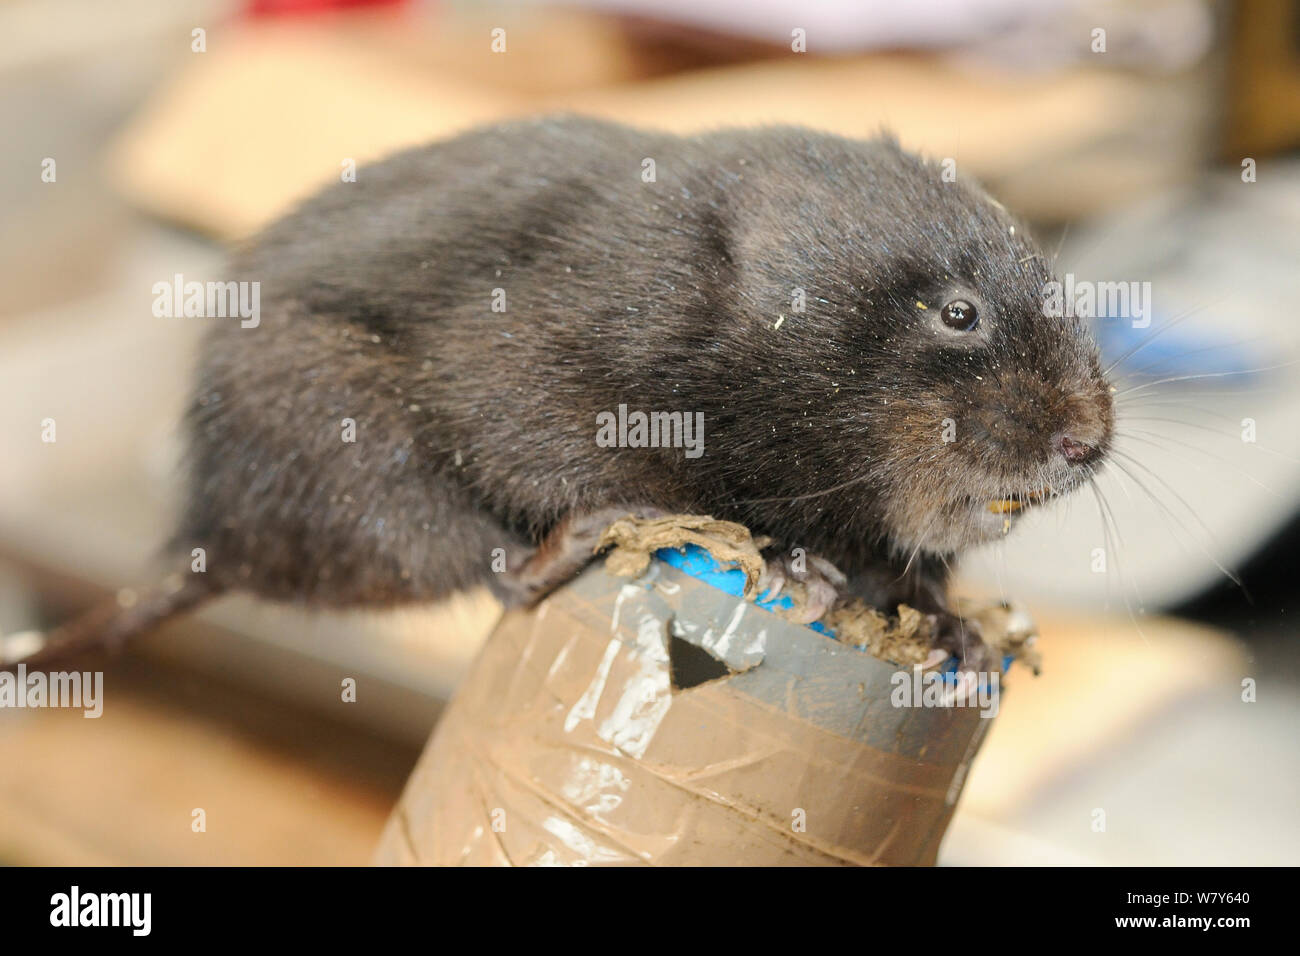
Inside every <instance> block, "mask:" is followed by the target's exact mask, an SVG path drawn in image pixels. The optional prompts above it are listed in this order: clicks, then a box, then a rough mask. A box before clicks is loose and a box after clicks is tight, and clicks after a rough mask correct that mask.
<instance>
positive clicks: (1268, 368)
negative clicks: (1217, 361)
mask: <svg viewBox="0 0 1300 956" xmlns="http://www.w3.org/2000/svg"><path fill="white" fill-rule="evenodd" d="M1297 362H1300V359H1292V360H1291V361H1289V362H1279V363H1278V364H1277V365H1262V366H1260V367H1259V368H1243V369H1234V370H1232V371H1229V372H1204V373H1202V374H1199V375H1175V376H1172V377H1171V378H1162V379H1158V380H1157V381H1154V382H1145V383H1143V384H1141V385H1134V386H1132V387H1130V388H1125V389H1121V390H1120V391H1118V392H1116V393H1114V396H1113V397H1114V398H1116V399H1118V398H1120V397H1121V396H1124V395H1131V394H1133V393H1135V392H1141V391H1143V390H1145V389H1148V388H1155V387H1156V386H1157V385H1168V384H1169V383H1170V382H1193V381H1198V380H1200V379H1206V378H1229V377H1231V376H1233V375H1257V374H1259V373H1260V372H1273V371H1276V370H1277V369H1280V368H1290V367H1291V366H1292V365H1295V364H1296V363H1297Z"/></svg>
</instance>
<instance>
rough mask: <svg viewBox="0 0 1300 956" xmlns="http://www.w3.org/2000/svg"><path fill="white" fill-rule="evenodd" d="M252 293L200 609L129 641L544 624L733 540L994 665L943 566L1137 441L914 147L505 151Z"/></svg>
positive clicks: (211, 499)
mask: <svg viewBox="0 0 1300 956" xmlns="http://www.w3.org/2000/svg"><path fill="white" fill-rule="evenodd" d="M227 278H230V279H233V280H236V281H245V282H256V283H260V309H261V314H260V321H259V322H258V323H257V325H256V327H252V328H243V327H241V326H240V323H238V322H233V321H229V320H219V319H213V320H210V321H212V322H213V323H214V328H213V330H212V331H211V333H210V335H209V336H208V338H207V341H206V345H205V348H204V351H203V356H202V359H201V363H200V369H199V373H198V382H197V386H196V389H195V395H194V401H193V404H192V407H191V409H190V412H189V416H188V430H189V437H190V445H191V458H190V464H189V495H188V499H187V505H186V507H185V511H184V514H183V516H182V519H181V521H180V524H179V527H178V530H177V533H176V535H175V537H174V539H173V547H174V549H175V550H176V552H177V553H178V554H180V555H182V556H184V560H185V565H184V566H185V567H186V568H187V570H186V572H185V577H184V580H183V581H182V582H181V583H180V584H179V585H177V586H175V587H173V588H171V589H169V590H167V591H165V592H160V593H158V594H155V595H150V596H148V597H147V598H146V599H144V600H142V601H140V602H138V603H137V604H136V605H135V606H134V607H132V608H130V609H127V610H126V611H125V612H123V613H119V614H116V615H115V616H114V617H113V618H112V619H111V620H110V621H108V622H107V623H106V622H105V619H103V618H100V619H98V620H97V621H95V623H94V630H95V631H96V632H98V633H100V634H102V635H106V636H108V637H109V638H111V639H120V638H122V637H123V636H125V635H127V634H129V633H133V632H135V631H138V630H141V629H143V628H144V627H146V626H150V625H152V624H153V623H155V622H156V621H158V620H160V619H162V618H163V617H166V616H168V615H170V614H172V613H175V612H177V611H178V610H180V609H182V608H184V607H187V606H190V605H192V604H194V603H196V602H198V601H200V600H203V599H205V598H207V597H209V596H212V595H215V594H219V593H222V592H225V591H229V590H234V589H242V590H248V591H251V592H254V593H257V594H259V595H262V596H265V597H268V598H271V599H277V600H291V601H300V602H305V603H308V604H311V605H315V606H321V607H361V606H375V607H381V606H390V605H394V604H399V603H405V602H418V601H429V600H433V599H436V598H439V597H442V596H444V595H446V594H448V593H449V592H451V591H454V590H458V589H463V588H468V587H472V586H475V585H478V584H487V585H489V586H490V587H492V588H493V589H494V591H495V592H496V593H497V594H498V595H499V596H501V597H502V598H503V599H505V600H507V601H508V602H521V601H528V600H532V599H534V598H536V597H537V596H538V595H540V594H543V593H545V592H546V591H547V590H548V589H549V588H551V587H554V586H555V585H556V584H558V583H560V582H562V581H563V580H565V579H566V578H567V577H568V576H570V575H572V574H573V573H574V572H575V571H576V570H577V569H578V568H579V567H580V566H581V564H582V563H583V562H585V561H586V560H587V559H589V557H590V553H591V545H592V543H593V541H594V540H595V537H596V535H597V534H598V532H599V530H600V529H601V528H602V527H603V526H604V524H606V523H607V522H608V521H609V520H611V519H612V518H613V517H617V516H619V515H622V514H625V513H627V512H628V511H637V510H646V511H658V512H689V513H701V514H712V515H714V516H717V517H721V518H728V519H731V520H735V521H738V522H741V523H743V524H745V525H747V526H748V527H750V528H751V529H753V530H754V531H755V532H756V533H759V534H764V535H768V536H770V537H771V538H772V539H773V540H774V542H775V543H774V544H773V546H772V548H771V549H770V557H771V564H772V580H773V581H774V582H779V580H780V579H782V578H783V577H787V576H795V577H798V578H800V579H802V580H804V581H805V582H806V583H807V584H808V585H809V586H810V588H812V589H813V590H814V592H816V593H817V594H818V595H820V598H819V600H820V603H821V605H825V603H827V602H828V601H829V600H831V599H832V598H833V596H834V595H835V594H836V593H839V592H843V591H846V590H849V591H852V592H854V593H856V594H858V595H859V596H862V597H865V598H866V599H867V600H869V601H870V602H871V603H874V604H876V605H877V606H880V607H885V608H888V607H892V606H893V605H894V604H897V603H898V602H900V601H906V602H908V603H910V604H912V605H914V606H917V607H920V608H921V609H922V610H924V611H926V612H928V613H933V614H935V615H936V621H937V623H938V624H939V634H940V637H939V640H940V643H941V644H943V645H944V646H946V647H949V648H950V649H953V650H955V651H958V652H959V653H961V654H962V655H963V656H964V658H965V660H966V661H967V662H968V663H971V664H975V665H983V664H987V663H988V662H987V661H984V660H983V659H982V658H981V656H980V648H981V645H980V642H979V640H978V635H976V634H975V633H974V632H973V631H971V630H969V629H967V628H966V627H964V626H963V622H961V621H960V620H959V619H957V618H956V617H955V616H954V615H952V614H950V613H949V612H948V610H947V603H946V581H947V576H948V571H947V566H948V564H949V562H950V561H951V559H952V557H953V556H955V555H958V554H960V553H961V552H962V551H963V550H964V549H966V548H968V547H971V546H973V545H976V544H979V543H981V542H984V541H988V540H990V539H992V538H995V537H997V536H1000V535H1002V534H1003V533H1005V531H1006V530H1007V529H1008V527H1009V525H1010V524H1011V523H1012V522H1014V521H1015V520H1016V519H1017V517H1018V516H1019V514H1021V513H1023V510H1024V509H1025V508H1027V507H1029V506H1031V505H1034V504H1036V503H1038V502H1040V501H1043V500H1045V499H1048V498H1051V497H1054V496H1057V495H1061V494H1065V493H1067V492H1069V491H1071V490H1072V489H1074V488H1075V487H1077V486H1078V485H1079V484H1080V483H1082V482H1083V481H1085V480H1086V479H1087V478H1088V477H1089V476H1090V474H1091V471H1092V469H1093V468H1094V467H1095V466H1096V464H1097V463H1098V462H1099V461H1100V460H1101V459H1102V457H1104V455H1105V452H1106V450H1107V448H1108V444H1109V441H1110V435H1111V430H1112V426H1113V417H1114V416H1113V409H1112V404H1111V397H1110V389H1109V387H1108V385H1107V383H1106V381H1105V378H1104V376H1103V374H1102V372H1101V370H1100V367H1099V363H1098V357H1097V352H1096V349H1095V346H1094V345H1093V343H1092V341H1091V339H1090V338H1089V337H1088V335H1087V333H1086V331H1085V330H1084V329H1083V328H1082V327H1081V326H1080V324H1079V322H1078V320H1076V319H1072V318H1052V317H1049V316H1047V315H1045V313H1044V309H1043V302H1042V290H1043V287H1044V285H1045V284H1046V283H1047V282H1048V281H1050V279H1051V274H1050V270H1049V265H1048V263H1047V262H1046V261H1045V259H1044V257H1043V256H1042V255H1040V254H1039V253H1038V251H1037V250H1036V249H1035V248H1034V246H1033V245H1032V244H1030V242H1029V240H1028V238H1027V237H1026V236H1025V234H1024V231H1023V230H1022V229H1021V228H1020V227H1019V226H1018V225H1017V224H1016V222H1015V220H1014V219H1012V218H1011V217H1010V216H1009V215H1008V214H1007V213H1006V212H1005V211H1004V210H1003V209H1002V208H1001V207H1000V206H998V205H997V204H996V203H995V202H993V201H992V200H990V199H989V198H988V197H987V196H986V195H985V194H984V193H982V192H981V191H980V190H978V189H977V188H974V187H971V186H968V185H967V184H965V183H963V182H948V181H945V180H944V177H943V176H942V175H941V168H940V167H939V166H938V165H933V164H928V163H926V162H923V161H922V160H920V159H918V158H916V157H914V156H912V155H910V154H908V153H906V152H904V151H903V150H901V149H900V148H899V147H898V146H897V145H896V144H895V143H894V142H892V141H891V140H889V139H887V138H878V139H873V140H869V141H864V142H860V141H852V140H847V139H842V138H839V137H836V136H832V135H827V134H822V133H815V132H811V131H808V130H803V129H797V128H783V127H778V128H769V129H760V130H735V131H721V132H714V133H708V134H703V135H698V136H692V137H677V136H673V135H669V134H665V133H658V132H646V131H641V130H635V129H630V128H627V127H624V126H620V125H616V124H612V123H607V122H600V121H596V120H589V119H577V118H560V119H542V120H534V121H526V122H514V123H508V124H504V125H500V126H496V127H492V128H488V129H482V130H479V131H475V132H472V133H469V134H467V135H464V136H461V137H459V138H457V139H454V140H451V141H449V142H445V143H439V144H435V145H431V146H427V147H422V148H419V149H415V150H412V151H409V152H405V153H402V154H400V155H397V156H394V157H392V158H391V159H388V160H387V161H385V162H382V163H379V164H377V165H375V166H372V167H366V168H363V169H362V170H360V172H359V175H358V177H357V180H356V181H355V182H347V183H344V182H340V183H338V184H335V185H333V186H331V187H329V188H327V189H325V190H324V191H323V192H321V193H320V194H319V195H317V196H316V197H315V198H313V199H312V200H310V201H308V202H307V203H305V204H304V205H303V206H302V207H301V208H299V209H298V210H297V211H295V212H293V213H292V214H290V215H288V216H286V217H284V218H283V219H281V220H279V221H278V222H276V223H275V224H273V225H272V226H271V227H269V228H268V229H267V230H266V231H265V232H264V233H262V234H261V235H260V236H258V237H257V238H256V239H255V240H253V241H252V242H250V243H249V244H248V245H247V246H246V247H245V248H243V249H241V250H239V251H238V252H237V253H236V255H235V256H234V258H233V261H232V273H231V275H230V276H228V277H227ZM620 406H622V408H621V409H620ZM629 410H630V411H629ZM637 413H641V414H644V415H647V416H649V415H650V414H652V413H657V414H659V415H660V416H664V415H665V414H669V415H671V414H673V413H677V415H678V418H677V419H676V421H674V422H673V424H674V425H676V424H677V422H681V423H682V424H684V425H685V424H688V423H695V422H699V423H701V424H702V429H703V433H702V435H701V434H696V435H695V436H694V437H695V438H696V439H700V441H699V443H698V448H696V449H695V451H696V453H695V454H690V452H691V449H690V448H686V447H662V446H663V445H665V444H667V445H673V444H677V445H681V444H682V442H680V441H676V439H677V438H678V437H680V435H681V428H678V429H677V432H672V431H671V429H670V430H669V437H670V438H671V439H673V440H667V441H665V442H662V443H660V445H661V447H630V446H632V445H635V444H637V442H636V441H635V439H631V440H629V439H627V436H626V434H625V432H626V428H625V422H626V420H627V419H628V417H629V415H631V416H635V415H636V414H637ZM614 416H621V417H620V418H619V426H618V429H617V436H618V440H617V441H614V442H610V441H598V432H599V430H600V428H601V427H603V426H602V423H604V424H605V425H608V424H609V422H610V421H611V420H612V418H613V417H614ZM659 420H660V421H661V422H663V421H665V420H668V419H664V418H662V417H661V418H660V419H659ZM348 423H352V425H351V428H352V431H351V433H349V430H348V429H349V425H348ZM606 437H608V436H606ZM349 438H353V439H354V440H349ZM611 445H612V446H613V447H610V446H611ZM195 548H202V549H204V551H205V553H206V571H205V572H204V573H202V574H195V573H191V572H190V571H189V570H188V567H189V557H188V556H189V555H190V554H191V552H192V549H195ZM797 549H801V550H797ZM805 552H806V554H807V556H808V557H807V558H805V557H804V553H805ZM88 620H89V619H88ZM76 627H77V626H76V625H75V624H74V625H73V626H71V629H70V630H69V632H68V633H65V634H63V635H56V637H55V639H53V640H52V641H51V645H50V649H51V651H53V650H55V649H56V648H58V647H67V646H73V645H75V644H76V643H77V642H78V641H79V640H84V639H86V638H87V636H88V635H89V633H90V631H89V630H87V628H86V627H85V626H82V628H81V630H80V631H78V630H77V629H76Z"/></svg>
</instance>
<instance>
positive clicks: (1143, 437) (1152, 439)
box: [1115, 430, 1284, 501]
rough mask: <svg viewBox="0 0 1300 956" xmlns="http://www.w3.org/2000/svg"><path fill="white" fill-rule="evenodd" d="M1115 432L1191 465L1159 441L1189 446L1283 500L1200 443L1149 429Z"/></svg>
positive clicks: (1188, 460) (1247, 473)
mask: <svg viewBox="0 0 1300 956" xmlns="http://www.w3.org/2000/svg"><path fill="white" fill-rule="evenodd" d="M1115 434H1116V435H1117V436H1119V437H1121V438H1125V439H1129V440H1132V441H1138V442H1142V443H1144V444H1147V445H1150V446H1151V447H1152V448H1158V449H1160V450H1161V451H1164V452H1167V453H1168V454H1171V455H1175V456H1176V457H1177V458H1178V460H1179V461H1185V462H1187V463H1188V464H1193V465H1194V464H1195V463H1194V462H1192V461H1191V459H1189V458H1187V457H1186V456H1185V455H1178V454H1177V453H1176V452H1174V451H1173V450H1172V449H1170V448H1168V447H1166V446H1164V445H1161V444H1160V443H1159V442H1161V441H1165V442H1173V443H1174V444H1177V445H1182V446H1183V447H1184V448H1190V449H1192V451H1199V452H1200V453H1201V454H1203V455H1205V456H1206V457H1208V458H1211V459H1213V460H1214V461H1217V462H1219V463H1220V464H1223V465H1227V466H1228V467H1229V468H1231V469H1233V470H1234V471H1236V472H1237V473H1238V474H1239V475H1241V476H1242V477H1243V478H1245V479H1246V480H1247V481H1250V482H1252V483H1253V484H1255V485H1256V486H1257V487H1259V488H1260V489H1262V490H1263V491H1266V492H1268V493H1269V494H1270V495H1272V496H1273V497H1274V498H1277V499H1278V500H1279V501H1282V500H1284V499H1283V498H1282V496H1281V495H1280V494H1278V493H1277V492H1276V491H1274V490H1273V489H1272V488H1270V487H1269V486H1268V485H1266V484H1264V483H1263V482H1262V481H1260V480H1259V479H1258V478H1256V477H1255V476H1254V475H1252V474H1251V473H1250V472H1248V471H1246V469H1244V468H1242V467H1241V466H1240V465H1237V464H1235V463H1233V462H1231V461H1229V460H1228V459H1227V458H1225V457H1224V456H1223V455H1216V454H1214V453H1213V452H1211V451H1210V450H1209V449H1208V448H1202V447H1201V446H1200V445H1196V444H1193V443H1192V442H1189V441H1181V440H1180V439H1177V438H1174V437H1173V436H1171V435H1161V434H1159V433H1158V432H1150V431H1145V430H1130V431H1124V432H1116V433H1115Z"/></svg>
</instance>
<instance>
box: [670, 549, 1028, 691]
mask: <svg viewBox="0 0 1300 956" xmlns="http://www.w3.org/2000/svg"><path fill="white" fill-rule="evenodd" d="M654 556H655V559H656V560H658V561H662V562H663V563H664V564H667V565H669V566H670V567H674V568H676V569H677V570H678V571H681V572H683V573H684V574H689V575H690V576H691V577H693V578H695V579H696V580H699V581H703V582H704V583H705V584H708V585H710V586H711V587H715V588H717V589H718V590H719V591H722V592H724V593H726V594H730V595H732V596H733V597H743V596H744V594H745V572H744V571H742V570H740V568H729V567H723V566H722V565H720V564H718V562H717V561H715V560H714V559H713V555H711V554H709V552H708V551H706V550H705V549H704V548H701V547H700V546H699V545H695V544H687V545H683V546H682V547H681V548H680V549H678V548H660V549H659V550H658V551H656V552H655V553H654ZM767 595H768V592H767V591H766V590H765V591H763V592H762V593H761V594H759V595H758V598H757V600H755V601H754V604H755V605H757V606H758V607H761V608H762V609H763V610H765V611H777V610H785V609H788V608H792V607H794V601H792V600H791V599H790V597H789V595H786V594H778V595H777V596H776V597H775V598H771V597H768V596H767ZM807 626H808V627H810V628H812V629H813V630H814V631H817V632H818V633H819V634H825V635H826V636H827V637H835V632H834V631H832V630H831V629H830V628H828V627H827V626H826V625H825V624H823V623H821V621H814V622H813V623H811V624H809V625H807ZM845 646H846V647H851V646H852V645H845ZM863 653H866V652H865V651H864V652H863ZM1011 661H1012V658H1011V657H1010V656H1009V655H1007V656H1004V657H1003V658H1002V670H1003V671H1004V672H1005V671H1006V670H1007V669H1008V668H1009V667H1010V666H1011ZM940 673H942V674H944V675H945V677H951V678H952V680H953V681H955V680H956V677H957V660H956V658H952V657H950V658H948V660H947V662H946V663H945V664H944V666H943V670H942V671H940Z"/></svg>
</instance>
